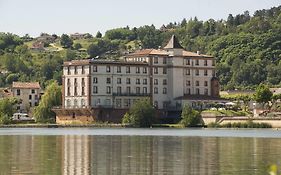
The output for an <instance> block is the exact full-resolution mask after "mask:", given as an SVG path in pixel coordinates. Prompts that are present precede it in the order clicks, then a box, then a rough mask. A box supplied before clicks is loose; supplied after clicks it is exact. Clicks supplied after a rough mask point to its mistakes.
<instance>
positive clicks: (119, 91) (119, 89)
mask: <svg viewBox="0 0 281 175" xmlns="http://www.w3.org/2000/svg"><path fill="white" fill-rule="evenodd" d="M121 93H122V88H121V86H118V87H117V94H121Z"/></svg>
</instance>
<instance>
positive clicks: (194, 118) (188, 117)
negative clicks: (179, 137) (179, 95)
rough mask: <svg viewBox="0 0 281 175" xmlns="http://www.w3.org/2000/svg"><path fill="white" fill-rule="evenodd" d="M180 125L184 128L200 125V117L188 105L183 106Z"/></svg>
mask: <svg viewBox="0 0 281 175" xmlns="http://www.w3.org/2000/svg"><path fill="white" fill-rule="evenodd" d="M181 118H182V119H181V121H180V123H181V124H182V125H184V126H185V127H193V126H198V125H199V124H201V121H202V120H201V115H200V113H199V112H198V111H196V110H194V109H192V108H191V107H190V106H189V105H185V106H184V107H183V109H182V113H181Z"/></svg>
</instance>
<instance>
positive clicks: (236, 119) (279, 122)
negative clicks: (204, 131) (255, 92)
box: [202, 116, 281, 128]
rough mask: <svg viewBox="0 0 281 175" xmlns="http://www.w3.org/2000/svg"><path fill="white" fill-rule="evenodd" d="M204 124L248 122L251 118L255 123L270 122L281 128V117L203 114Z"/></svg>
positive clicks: (274, 126) (273, 125)
mask: <svg viewBox="0 0 281 175" xmlns="http://www.w3.org/2000/svg"><path fill="white" fill-rule="evenodd" d="M202 118H203V121H204V124H205V125H208V124H210V123H214V122H215V123H218V124H222V125H224V124H227V123H246V122H248V121H249V120H251V121H253V122H254V123H266V124H270V125H271V126H272V127H273V128H281V117H274V118H266V117H253V118H249V117H245V116H242V117H241V116H237V117H226V116H224V117H223V116H202Z"/></svg>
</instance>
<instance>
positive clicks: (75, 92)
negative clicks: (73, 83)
mask: <svg viewBox="0 0 281 175" xmlns="http://www.w3.org/2000/svg"><path fill="white" fill-rule="evenodd" d="M77 95H78V94H77V87H74V96H77Z"/></svg>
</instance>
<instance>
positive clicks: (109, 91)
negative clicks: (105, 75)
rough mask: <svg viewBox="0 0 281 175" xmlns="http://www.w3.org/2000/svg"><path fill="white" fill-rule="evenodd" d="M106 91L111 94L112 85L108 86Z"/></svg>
mask: <svg viewBox="0 0 281 175" xmlns="http://www.w3.org/2000/svg"><path fill="white" fill-rule="evenodd" d="M106 93H107V94H111V87H110V86H106Z"/></svg>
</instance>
